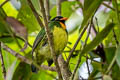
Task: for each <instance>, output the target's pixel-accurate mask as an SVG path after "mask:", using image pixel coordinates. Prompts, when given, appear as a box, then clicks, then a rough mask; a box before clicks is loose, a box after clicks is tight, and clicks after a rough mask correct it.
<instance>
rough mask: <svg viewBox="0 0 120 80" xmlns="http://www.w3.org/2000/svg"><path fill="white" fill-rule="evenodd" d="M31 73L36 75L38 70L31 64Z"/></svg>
mask: <svg viewBox="0 0 120 80" xmlns="http://www.w3.org/2000/svg"><path fill="white" fill-rule="evenodd" d="M31 69H32V72H34V73H37V72H38V69H37V68H36V67H35V66H34V65H33V64H32V65H31Z"/></svg>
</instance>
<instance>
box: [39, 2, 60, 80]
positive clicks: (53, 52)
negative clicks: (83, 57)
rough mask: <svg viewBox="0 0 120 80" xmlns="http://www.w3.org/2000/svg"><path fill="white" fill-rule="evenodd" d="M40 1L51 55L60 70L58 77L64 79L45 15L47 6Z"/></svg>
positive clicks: (58, 70)
mask: <svg viewBox="0 0 120 80" xmlns="http://www.w3.org/2000/svg"><path fill="white" fill-rule="evenodd" d="M39 2H40V7H41V12H42V16H43V19H44V23H45V32H46V34H47V38H48V43H49V45H50V50H51V55H52V57H53V61H54V63H55V65H56V71H57V72H58V77H59V79H60V80H62V74H61V71H60V67H59V64H58V61H57V56H56V54H55V51H54V47H53V42H52V38H51V37H50V31H49V28H48V22H47V17H46V15H45V8H44V5H43V1H42V0H39Z"/></svg>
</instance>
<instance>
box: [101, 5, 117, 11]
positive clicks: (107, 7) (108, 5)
mask: <svg viewBox="0 0 120 80" xmlns="http://www.w3.org/2000/svg"><path fill="white" fill-rule="evenodd" d="M102 4H103V5H104V6H106V7H107V8H109V9H111V10H113V11H115V9H114V8H113V7H111V6H109V5H108V4H106V3H102Z"/></svg>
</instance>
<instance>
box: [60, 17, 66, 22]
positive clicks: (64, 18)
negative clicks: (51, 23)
mask: <svg viewBox="0 0 120 80" xmlns="http://www.w3.org/2000/svg"><path fill="white" fill-rule="evenodd" d="M67 19H68V18H67V17H63V18H61V19H60V20H64V21H66V20H67Z"/></svg>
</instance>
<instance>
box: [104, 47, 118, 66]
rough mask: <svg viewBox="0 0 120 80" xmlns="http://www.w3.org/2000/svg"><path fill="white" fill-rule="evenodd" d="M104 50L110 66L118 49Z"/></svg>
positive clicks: (109, 48)
mask: <svg viewBox="0 0 120 80" xmlns="http://www.w3.org/2000/svg"><path fill="white" fill-rule="evenodd" d="M104 50H105V56H106V61H107V64H110V63H111V61H112V59H113V57H114V55H115V50H116V48H115V47H108V48H104ZM107 67H108V66H107Z"/></svg>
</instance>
